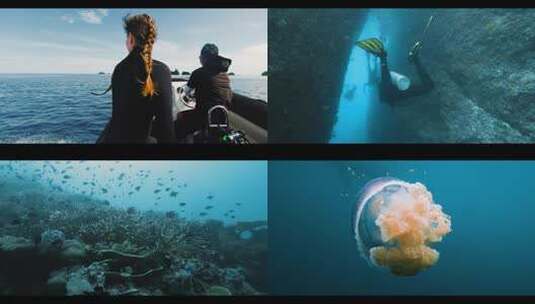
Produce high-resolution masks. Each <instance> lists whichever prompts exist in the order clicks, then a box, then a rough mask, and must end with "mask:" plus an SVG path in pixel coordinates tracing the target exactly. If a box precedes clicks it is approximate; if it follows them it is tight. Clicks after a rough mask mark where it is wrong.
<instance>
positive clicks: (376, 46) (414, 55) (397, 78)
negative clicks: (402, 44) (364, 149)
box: [356, 16, 434, 103]
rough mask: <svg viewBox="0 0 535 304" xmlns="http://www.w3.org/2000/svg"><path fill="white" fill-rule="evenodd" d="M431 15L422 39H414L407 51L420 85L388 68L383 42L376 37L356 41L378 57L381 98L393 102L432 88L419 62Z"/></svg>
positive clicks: (429, 78)
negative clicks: (414, 41)
mask: <svg viewBox="0 0 535 304" xmlns="http://www.w3.org/2000/svg"><path fill="white" fill-rule="evenodd" d="M432 20H433V17H432V16H431V18H429V21H428V23H427V26H426V28H425V30H424V34H423V36H422V39H420V40H418V41H416V43H415V44H414V45H413V46H412V48H411V50H410V52H409V58H408V59H409V62H411V63H413V64H414V65H415V67H416V71H417V72H418V75H419V77H420V80H421V84H420V85H412V84H411V81H410V79H409V78H407V77H406V76H403V75H401V74H398V73H396V72H393V71H391V70H390V69H389V68H388V63H387V52H386V50H385V49H384V45H383V43H382V42H381V41H380V40H379V39H377V38H370V39H365V40H361V41H357V43H356V44H357V46H358V47H360V48H362V49H363V50H365V51H366V52H368V53H369V54H372V55H374V56H376V57H378V58H379V60H380V64H381V82H380V85H379V95H380V97H381V100H384V101H387V102H390V103H395V102H396V101H398V100H401V99H405V98H409V97H415V96H420V95H423V94H426V93H428V92H430V91H431V90H432V89H433V88H434V82H433V80H432V79H431V77H430V76H429V74H428V73H427V71H426V70H425V69H424V67H423V65H422V64H421V62H420V58H419V56H418V55H419V51H420V49H421V48H422V46H423V38H424V37H425V33H426V32H427V28H428V27H429V25H430V24H431V21H432Z"/></svg>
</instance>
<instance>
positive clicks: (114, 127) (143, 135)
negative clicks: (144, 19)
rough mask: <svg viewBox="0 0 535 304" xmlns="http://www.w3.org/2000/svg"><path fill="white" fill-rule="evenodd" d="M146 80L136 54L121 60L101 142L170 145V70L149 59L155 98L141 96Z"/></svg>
mask: <svg viewBox="0 0 535 304" xmlns="http://www.w3.org/2000/svg"><path fill="white" fill-rule="evenodd" d="M146 77H147V74H146V72H145V67H144V64H143V60H142V58H141V57H140V55H139V51H136V50H133V51H132V52H131V53H130V54H129V55H128V56H127V57H126V58H125V59H124V60H123V61H121V62H120V63H119V64H117V66H115V70H114V71H113V76H112V81H111V83H112V93H113V95H112V96H113V97H112V98H113V106H112V107H113V109H112V117H111V120H110V123H109V130H108V133H107V134H106V135H105V136H104V138H103V140H102V142H104V143H173V142H175V141H176V138H175V132H174V128H173V114H172V108H173V97H172V86H171V71H170V70H169V68H168V67H167V66H166V65H165V64H164V63H162V62H160V61H157V60H153V64H152V80H153V82H154V84H155V88H156V95H153V96H152V97H143V96H142V95H141V91H142V89H143V83H144V81H145V79H146Z"/></svg>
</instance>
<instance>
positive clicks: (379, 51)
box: [356, 38, 386, 57]
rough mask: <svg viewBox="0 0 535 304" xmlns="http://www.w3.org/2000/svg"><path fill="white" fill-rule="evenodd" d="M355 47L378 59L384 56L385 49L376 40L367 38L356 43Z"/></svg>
mask: <svg viewBox="0 0 535 304" xmlns="http://www.w3.org/2000/svg"><path fill="white" fill-rule="evenodd" d="M356 45H357V46H358V47H360V48H361V49H363V50H365V51H366V52H368V53H371V54H373V55H375V56H378V57H383V56H385V55H386V52H385V47H384V45H383V43H382V42H381V40H379V39H377V38H369V39H364V40H360V41H357V42H356Z"/></svg>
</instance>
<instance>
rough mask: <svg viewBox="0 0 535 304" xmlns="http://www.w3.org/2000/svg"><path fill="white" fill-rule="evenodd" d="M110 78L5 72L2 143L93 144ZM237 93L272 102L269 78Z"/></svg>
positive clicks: (105, 111)
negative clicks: (269, 99)
mask: <svg viewBox="0 0 535 304" xmlns="http://www.w3.org/2000/svg"><path fill="white" fill-rule="evenodd" d="M110 77H111V76H110V75H62V74H1V75H0V92H1V93H0V107H1V108H2V111H0V120H2V122H3V126H2V129H1V130H0V142H4V143H94V142H95V141H96V140H97V138H98V136H99V135H100V133H101V132H102V130H103V129H104V127H105V125H106V123H107V122H108V121H109V118H110V117H111V94H107V95H105V96H93V95H91V94H90V92H102V91H103V90H104V89H106V88H107V87H108V86H109V84H110ZM231 85H232V87H233V89H234V90H235V91H236V92H237V93H240V94H243V95H245V96H249V97H251V98H258V99H262V100H266V101H267V77H263V78H260V77H258V78H246V77H235V78H232V83H231Z"/></svg>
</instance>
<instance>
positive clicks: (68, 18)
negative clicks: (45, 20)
mask: <svg viewBox="0 0 535 304" xmlns="http://www.w3.org/2000/svg"><path fill="white" fill-rule="evenodd" d="M61 20H62V21H65V22H67V23H69V24H73V23H74V17H73V16H71V15H63V16H61Z"/></svg>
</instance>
